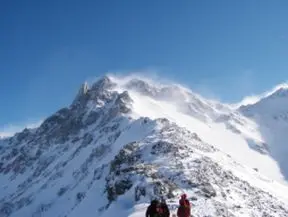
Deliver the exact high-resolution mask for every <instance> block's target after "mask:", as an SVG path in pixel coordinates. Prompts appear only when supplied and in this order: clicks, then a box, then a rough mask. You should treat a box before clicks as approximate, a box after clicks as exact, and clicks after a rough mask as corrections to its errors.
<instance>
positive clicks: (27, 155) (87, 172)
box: [0, 77, 288, 217]
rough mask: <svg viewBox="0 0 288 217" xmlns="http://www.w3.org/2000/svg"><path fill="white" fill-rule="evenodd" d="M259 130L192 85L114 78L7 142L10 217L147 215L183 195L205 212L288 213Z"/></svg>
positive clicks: (4, 198) (2, 210) (5, 185)
mask: <svg viewBox="0 0 288 217" xmlns="http://www.w3.org/2000/svg"><path fill="white" fill-rule="evenodd" d="M172 95H175V97H176V98H177V99H181V101H182V102H184V101H185V102H186V104H185V105H186V107H185V109H184V110H183V108H184V107H183V104H181V108H182V110H179V108H178V107H177V103H179V102H178V101H175V100H174V101H175V103H172V102H169V101H168V99H167V98H168V97H167V96H172ZM181 97H182V98H181ZM169 100H171V99H169ZM148 117H149V118H148ZM255 129H256V126H255V125H254V123H253V122H252V121H250V120H248V119H247V118H245V117H243V116H241V115H240V114H239V113H237V112H235V113H234V112H232V111H231V110H229V108H227V107H225V106H224V105H222V106H221V105H219V104H217V103H215V102H209V101H205V100H204V99H202V98H201V97H199V96H197V95H194V94H193V93H190V92H187V91H186V90H185V89H183V88H180V87H175V86H172V87H166V86H164V87H160V86H157V87H155V86H153V85H149V83H147V82H145V81H139V80H135V79H134V80H132V81H126V80H122V81H121V82H120V81H118V80H117V79H115V78H108V77H105V78H104V79H102V80H99V81H98V82H97V83H95V84H93V86H92V87H91V88H89V87H88V86H87V85H83V87H82V88H81V90H80V91H79V94H78V95H77V97H76V99H75V100H74V102H73V104H72V105H71V106H70V107H69V108H64V109H61V110H60V111H58V112H57V113H55V114H54V115H53V116H51V117H49V118H48V119H46V120H45V121H44V122H43V124H42V125H41V126H40V127H39V128H38V129H36V130H33V131H32V130H29V129H26V130H24V131H23V132H21V133H19V134H16V135H15V136H14V137H11V138H8V139H6V140H2V141H1V142H2V143H3V145H2V147H5V148H1V149H0V184H1V186H0V187H1V196H0V216H1V217H2V216H3V217H8V216H11V217H31V216H32V217H42V216H43V217H48V216H57V217H78V216H81V215H82V216H83V215H85V216H86V217H89V216H91V217H92V216H103V217H108V216H118V217H126V216H133V217H138V216H144V214H145V211H146V208H147V206H148V204H149V202H150V200H151V199H153V198H162V197H164V198H165V199H166V200H167V203H168V205H169V207H170V208H171V211H172V213H176V209H177V206H178V200H179V195H180V194H182V193H183V192H185V193H187V195H188V196H189V199H190V201H191V203H192V214H193V216H195V217H200V216H201V217H203V216H211V217H214V216H229V217H230V216H243V217H244V216H245V217H246V216H253V217H258V216H259V217H260V216H261V217H262V216H275V217H276V216H277V217H278V216H281V217H282V216H283V217H284V216H288V206H287V202H288V199H287V197H286V195H288V194H287V193H288V190H287V187H285V186H284V185H281V184H279V183H277V182H275V181H272V180H271V179H269V178H267V177H265V176H263V175H261V172H262V171H261V170H262V168H263V169H264V166H265V167H266V168H269V169H271V170H273V171H274V170H275V171H274V172H273V171H271V172H270V173H269V174H268V175H271V176H275V177H278V178H279V177H280V175H279V173H280V172H279V170H278V171H277V170H276V169H275V168H277V167H276V166H275V165H274V162H273V160H271V158H270V157H269V150H268V148H266V147H265V145H263V144H262V143H261V142H263V141H261V138H260V137H259V135H258V134H257V132H253V131H254V130H255ZM251 132H252V133H251ZM248 139H250V140H248ZM247 141H249V142H250V146H249V145H247V143H245V142H247ZM263 143H264V142H263ZM245 144H246V146H245ZM233 146H234V147H233ZM242 146H243V147H242ZM255 146H256V148H255ZM257 146H259V147H258V148H259V150H260V151H259V150H257ZM231 147H232V148H231ZM251 147H254V149H253V148H251ZM220 150H221V151H220ZM233 150H234V152H233ZM225 152H226V153H229V155H227V154H225ZM238 155H241V156H238ZM245 158H246V163H248V165H247V164H246V165H245V166H244V165H242V164H241V163H242V162H244V163H245ZM248 158H249V159H248ZM253 158H254V161H256V162H253V161H252V159H253ZM250 161H251V162H250ZM263 162H264V166H263V167H262V168H261V164H263ZM254 167H257V170H258V172H257V171H255V170H256V169H255V170H254V169H253V168H254ZM266 175H267V174H266Z"/></svg>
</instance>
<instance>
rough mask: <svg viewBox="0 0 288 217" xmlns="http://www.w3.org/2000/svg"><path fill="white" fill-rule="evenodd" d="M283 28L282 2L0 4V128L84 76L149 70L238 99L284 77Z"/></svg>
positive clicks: (54, 105)
mask: <svg viewBox="0 0 288 217" xmlns="http://www.w3.org/2000/svg"><path fill="white" fill-rule="evenodd" d="M287 23H288V1H287V0H278V1H262V0H241V1H236V0H218V1H212V0H209V1H208V0H203V1H194V0H179V1H172V0H171V1H167V0H146V1H141V0H137V1H135V0H125V1H119V0H114V1H112V0H110V1H109V0H107V1H100V0H99V1H97V0H94V1H92V0H91V1H86V0H82V1H74V0H69V1H68V0H61V1H59V0H50V1H38V0H28V1H23V0H14V1H2V2H1V7H0V48H1V49H0V60H1V61H0V98H1V106H0V115H1V116H0V117H1V118H0V131H1V128H5V127H7V126H9V125H12V126H13V125H14V124H20V125H21V124H23V125H25V124H27V123H30V122H34V121H37V120H38V119H41V118H43V117H46V116H48V115H50V114H52V113H54V112H55V111H56V110H58V109H59V108H61V107H63V106H66V105H68V104H69V103H70V102H71V100H72V99H73V97H74V95H75V94H76V92H77V90H78V87H79V86H80V84H81V83H82V82H83V81H84V80H87V79H88V80H89V79H92V78H94V77H98V76H101V75H103V74H104V73H106V72H113V71H117V72H119V71H120V72H124V73H125V72H131V71H139V70H140V71H145V70H155V71H157V73H158V74H159V75H160V77H165V78H167V79H170V80H173V81H174V80H175V81H177V82H180V83H184V84H185V85H187V86H189V87H191V88H192V89H194V90H196V91H198V92H200V93H202V94H204V95H206V96H209V97H217V98H219V99H221V100H222V101H225V102H236V101H240V100H241V99H242V98H243V97H244V96H246V95H250V94H253V93H261V92H263V91H265V90H267V89H270V88H271V87H273V86H274V85H276V84H278V83H281V82H284V81H286V80H287V75H288V74H287V72H288V63H287V62H288V61H287V57H288V26H287ZM10 127H11V126H10Z"/></svg>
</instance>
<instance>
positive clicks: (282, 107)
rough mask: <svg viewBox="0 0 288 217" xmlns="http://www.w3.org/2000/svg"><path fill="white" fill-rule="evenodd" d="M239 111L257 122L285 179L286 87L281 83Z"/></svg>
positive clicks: (287, 169)
mask: <svg viewBox="0 0 288 217" xmlns="http://www.w3.org/2000/svg"><path fill="white" fill-rule="evenodd" d="M239 111H240V112H241V113H242V114H244V115H245V116H247V117H249V118H250V119H252V120H254V121H255V122H256V123H257V124H258V126H259V128H258V129H259V132H260V133H261V135H262V137H263V139H264V140H265V141H266V143H267V144H268V145H267V147H268V148H269V153H270V156H271V157H272V158H273V159H274V160H275V161H276V162H277V163H278V165H279V167H280V169H281V173H282V174H283V176H284V177H285V178H286V180H287V179H288V160H287V156H288V146H287V136H286V135H287V132H288V87H285V86H283V85H282V86H280V87H279V88H278V89H275V90H274V91H273V92H271V93H270V94H269V95H266V96H265V97H263V98H261V99H260V100H259V101H258V102H257V103H255V104H250V105H246V106H241V107H240V108H239Z"/></svg>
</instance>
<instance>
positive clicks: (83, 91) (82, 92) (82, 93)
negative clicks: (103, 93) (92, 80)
mask: <svg viewBox="0 0 288 217" xmlns="http://www.w3.org/2000/svg"><path fill="white" fill-rule="evenodd" d="M88 90H89V85H88V83H87V82H84V83H83V84H82V85H81V87H80V89H79V91H78V94H77V96H76V97H75V99H74V101H73V104H75V103H76V102H77V101H79V99H81V98H82V97H83V96H85V95H86V94H87V92H88Z"/></svg>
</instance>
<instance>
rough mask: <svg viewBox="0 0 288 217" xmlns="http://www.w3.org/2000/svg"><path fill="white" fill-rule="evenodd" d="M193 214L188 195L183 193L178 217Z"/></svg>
mask: <svg viewBox="0 0 288 217" xmlns="http://www.w3.org/2000/svg"><path fill="white" fill-rule="evenodd" d="M190 215H191V206H190V202H189V200H188V199H187V195H186V194H183V195H181V199H180V200H179V208H178V210H177V217H190Z"/></svg>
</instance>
